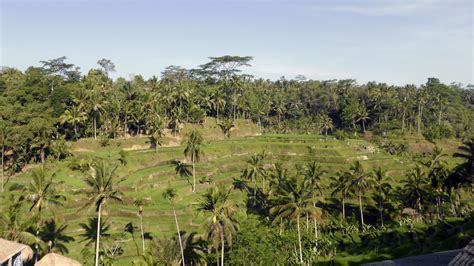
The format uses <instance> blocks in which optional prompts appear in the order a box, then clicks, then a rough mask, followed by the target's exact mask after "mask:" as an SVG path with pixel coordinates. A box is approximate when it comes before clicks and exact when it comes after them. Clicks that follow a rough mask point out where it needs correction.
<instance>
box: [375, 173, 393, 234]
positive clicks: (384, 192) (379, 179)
mask: <svg viewBox="0 0 474 266" xmlns="http://www.w3.org/2000/svg"><path fill="white" fill-rule="evenodd" d="M372 178H373V181H374V182H373V188H374V190H375V193H376V199H377V204H378V205H379V206H378V209H379V214H380V225H381V226H382V227H383V200H384V199H385V198H387V196H388V195H389V193H390V190H391V189H392V185H390V183H389V182H387V181H388V180H389V177H387V171H385V170H383V169H382V168H380V167H379V168H377V169H374V170H373V171H372Z"/></svg>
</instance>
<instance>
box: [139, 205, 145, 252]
mask: <svg viewBox="0 0 474 266" xmlns="http://www.w3.org/2000/svg"><path fill="white" fill-rule="evenodd" d="M139 216H140V231H141V233H142V254H145V233H144V231H143V216H142V214H141V213H140V215H139Z"/></svg>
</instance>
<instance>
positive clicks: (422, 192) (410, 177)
mask: <svg viewBox="0 0 474 266" xmlns="http://www.w3.org/2000/svg"><path fill="white" fill-rule="evenodd" d="M402 183H403V191H404V192H405V193H406V199H407V201H409V202H414V203H415V208H416V210H417V212H418V217H419V216H420V215H421V213H422V203H423V201H424V200H425V198H426V186H427V180H426V173H425V171H424V170H423V168H422V167H421V166H420V165H418V164H417V165H416V167H415V168H414V169H412V170H411V171H410V172H409V173H408V174H407V178H406V179H404V180H403V181H402Z"/></svg>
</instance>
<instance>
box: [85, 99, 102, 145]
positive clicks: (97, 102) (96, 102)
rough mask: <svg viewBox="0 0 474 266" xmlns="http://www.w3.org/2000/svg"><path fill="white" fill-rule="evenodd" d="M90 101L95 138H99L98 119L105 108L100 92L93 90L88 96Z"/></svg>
mask: <svg viewBox="0 0 474 266" xmlns="http://www.w3.org/2000/svg"><path fill="white" fill-rule="evenodd" d="M88 103H89V108H90V113H91V116H92V120H93V126H94V139H97V119H99V117H100V114H101V112H102V111H103V109H104V107H103V106H102V104H103V102H102V99H100V97H99V94H98V93H96V92H94V91H92V92H91V94H90V95H89V97H88Z"/></svg>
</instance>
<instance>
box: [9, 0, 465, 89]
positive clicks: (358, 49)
mask: <svg viewBox="0 0 474 266" xmlns="http://www.w3.org/2000/svg"><path fill="white" fill-rule="evenodd" d="M0 1H1V6H0V8H1V26H0V28H1V33H2V34H1V37H2V39H1V41H0V45H1V57H0V65H4V66H13V67H17V68H20V69H22V70H24V69H25V68H26V67H27V66H29V65H39V61H40V60H46V59H51V58H57V57H60V56H63V55H64V56H67V57H68V62H70V63H74V64H76V65H78V66H80V67H81V70H82V72H86V71H87V70H88V69H90V68H91V67H96V62H97V60H98V59H100V58H102V57H105V58H109V59H111V60H112V61H113V62H115V64H116V67H117V72H116V73H114V74H113V76H114V77H117V76H124V77H128V76H129V75H130V74H131V73H135V74H142V75H143V76H144V77H145V78H148V77H150V76H152V75H159V73H160V72H161V71H162V70H163V69H164V68H165V67H166V66H168V65H171V64H174V65H181V66H183V67H186V68H193V67H196V66H198V65H200V64H203V63H205V62H207V57H209V56H219V55H225V54H231V55H242V56H245V55H251V56H254V57H255V60H254V61H253V63H252V64H253V66H252V67H250V68H247V69H245V72H247V73H249V74H253V75H255V76H256V77H264V78H270V79H277V78H279V77H280V76H282V75H284V76H286V77H287V78H293V77H294V76H295V75H297V74H302V75H305V76H306V77H308V78H313V79H333V78H336V79H341V78H355V79H357V80H358V82H359V83H362V82H367V81H371V80H376V81H381V82H387V83H389V84H406V83H411V84H421V83H424V82H425V81H426V79H427V77H431V76H434V77H438V78H440V79H441V81H443V82H446V83H450V82H452V81H457V82H462V83H464V84H467V83H474V78H473V72H474V71H473V58H474V55H473V54H474V48H473V45H474V42H473V35H474V33H473V32H474V29H473V19H472V18H473V12H474V11H473V6H472V1H471V0H452V1H449V0H411V1H408V0H358V1H347V0H345V1H342V0H341V1H337V0H333V1H330V0H326V1H316V0H315V1H309V0H294V1H291V0H275V1H270V0H255V1H251V0H221V1H217V0H194V1H192V0H177V1H171V0H162V1H151V0H148V1H147V0H136V1H132V0H128V1H127V0H116V1H112V0H97V1H91V0H89V1H88V0H63V1H59V0H44V1H41V0H0Z"/></svg>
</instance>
